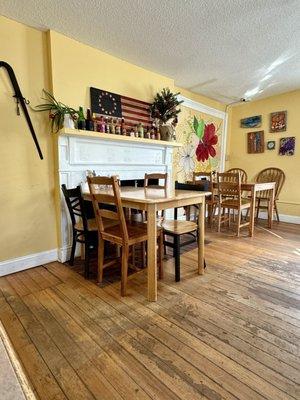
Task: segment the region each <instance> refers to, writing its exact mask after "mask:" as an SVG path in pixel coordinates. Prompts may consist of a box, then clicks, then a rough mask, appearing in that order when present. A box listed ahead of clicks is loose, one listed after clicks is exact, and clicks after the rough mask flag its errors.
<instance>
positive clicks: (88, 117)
mask: <svg viewBox="0 0 300 400" xmlns="http://www.w3.org/2000/svg"><path fill="white" fill-rule="evenodd" d="M85 129H86V130H87V131H93V130H94V121H93V119H92V114H91V110H90V109H89V108H88V109H87V110H86V120H85Z"/></svg>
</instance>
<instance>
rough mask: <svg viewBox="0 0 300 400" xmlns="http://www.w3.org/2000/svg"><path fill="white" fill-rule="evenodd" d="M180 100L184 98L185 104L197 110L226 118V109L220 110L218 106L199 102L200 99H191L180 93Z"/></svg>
mask: <svg viewBox="0 0 300 400" xmlns="http://www.w3.org/2000/svg"><path fill="white" fill-rule="evenodd" d="M177 98H178V100H179V101H182V100H183V105H184V106H185V107H189V108H192V109H193V110H197V111H200V112H203V113H204V114H209V115H212V116H213V117H217V118H221V119H225V115H226V113H225V111H221V110H218V109H217V108H213V107H209V106H206V105H205V104H203V103H199V102H198V101H194V100H191V99H189V98H188V97H184V96H181V95H180V94H179V95H178V96H177Z"/></svg>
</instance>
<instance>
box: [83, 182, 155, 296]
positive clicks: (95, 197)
mask: <svg viewBox="0 0 300 400" xmlns="http://www.w3.org/2000/svg"><path fill="white" fill-rule="evenodd" d="M87 180H88V185H89V189H90V193H91V197H92V202H93V206H94V212H95V216H96V222H97V228H98V233H99V234H98V279H97V281H98V283H101V282H102V279H103V269H104V268H105V267H106V266H108V265H104V241H108V242H111V243H114V244H116V245H118V246H120V247H121V258H122V269H121V295H122V296H125V295H126V287H127V274H128V257H129V247H130V246H133V245H135V244H137V243H142V242H145V241H147V239H148V236H147V225H146V224H144V223H140V222H133V221H126V219H125V216H124V210H123V207H122V202H121V197H120V187H119V183H118V179H117V177H115V176H113V177H111V178H108V177H101V176H97V177H88V178H87ZM99 185H105V186H106V187H107V191H106V193H99V191H98V186H99ZM103 204H110V205H113V206H114V211H112V210H107V209H103V208H101V206H102V205H103ZM105 219H106V220H109V221H111V222H112V223H113V226H112V225H110V226H106V225H105V224H104V220H105ZM159 234H160V232H158V235H159ZM158 259H159V269H161V268H162V249H161V246H159V257H158Z"/></svg>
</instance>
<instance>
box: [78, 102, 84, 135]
mask: <svg viewBox="0 0 300 400" xmlns="http://www.w3.org/2000/svg"><path fill="white" fill-rule="evenodd" d="M77 128H78V129H81V130H85V118H84V114H83V107H79V111H78V119H77Z"/></svg>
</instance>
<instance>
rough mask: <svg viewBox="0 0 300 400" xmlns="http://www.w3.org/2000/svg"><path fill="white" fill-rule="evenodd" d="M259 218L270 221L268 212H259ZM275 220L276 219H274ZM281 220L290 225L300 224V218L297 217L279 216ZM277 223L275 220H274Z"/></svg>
mask: <svg viewBox="0 0 300 400" xmlns="http://www.w3.org/2000/svg"><path fill="white" fill-rule="evenodd" d="M259 218H261V219H268V214H267V212H266V211H260V212H259ZM274 218H275V217H274ZM279 219H280V221H281V222H288V223H289V224H300V217H298V216H296V215H288V214H279ZM274 221H275V219H274Z"/></svg>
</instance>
